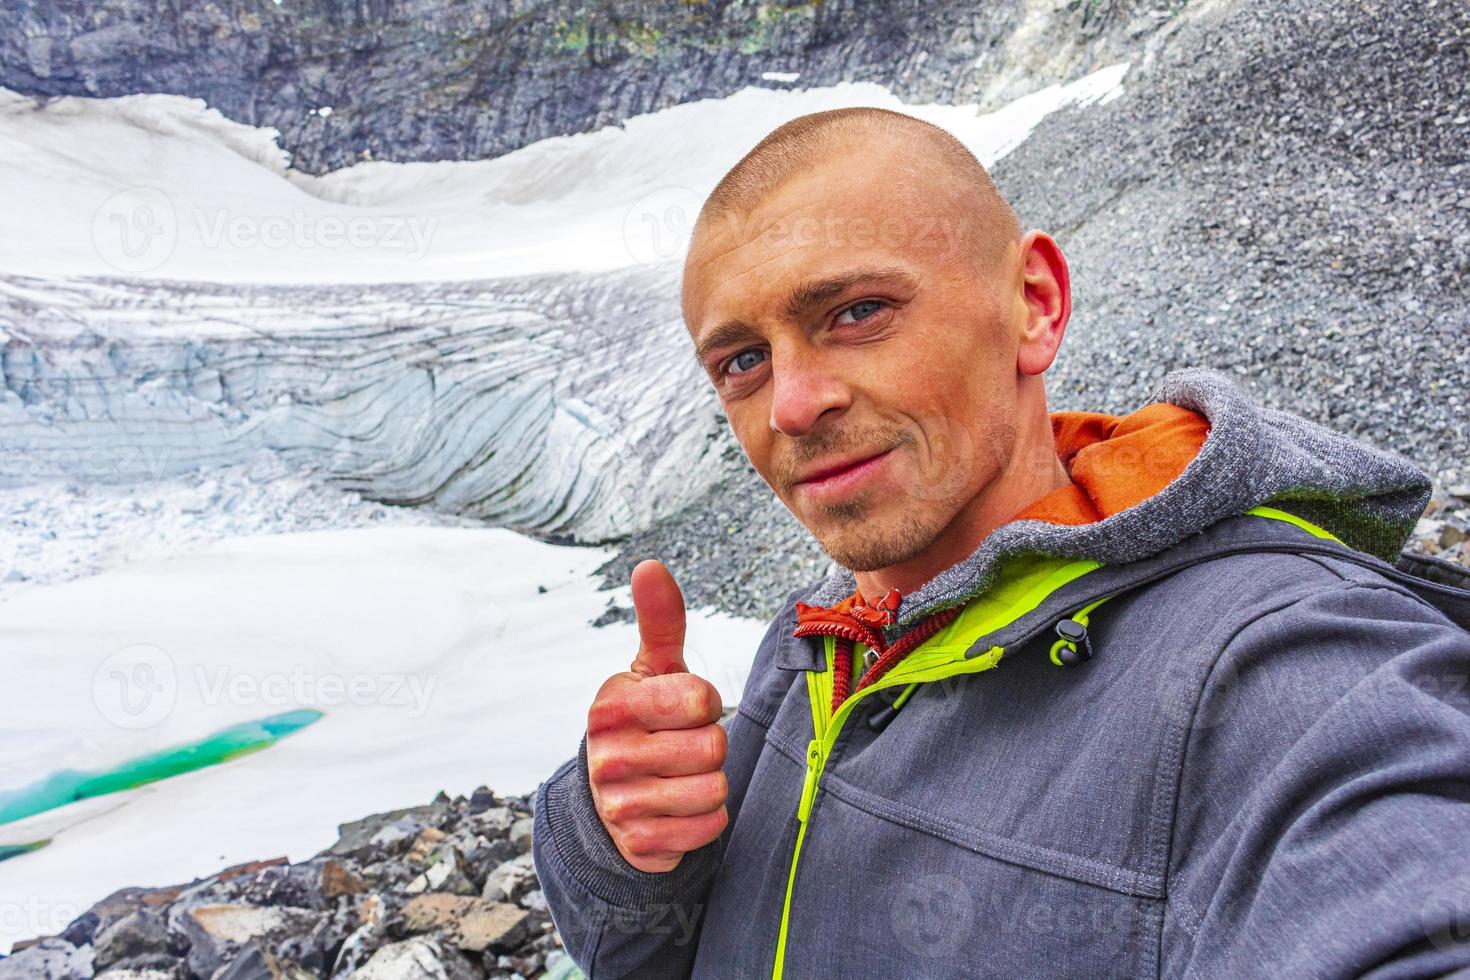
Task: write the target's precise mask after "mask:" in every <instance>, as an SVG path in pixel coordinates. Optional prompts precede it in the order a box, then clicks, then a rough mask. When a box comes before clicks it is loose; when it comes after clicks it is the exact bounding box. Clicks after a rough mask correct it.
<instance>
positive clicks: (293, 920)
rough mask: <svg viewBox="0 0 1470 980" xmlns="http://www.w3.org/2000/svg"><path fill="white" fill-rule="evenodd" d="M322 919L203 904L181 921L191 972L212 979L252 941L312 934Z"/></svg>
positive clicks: (285, 910)
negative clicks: (294, 934) (214, 974)
mask: <svg viewBox="0 0 1470 980" xmlns="http://www.w3.org/2000/svg"><path fill="white" fill-rule="evenodd" d="M319 918H320V916H319V915H318V914H317V913H314V912H309V911H306V910H304V909H293V908H261V907H258V906H253V905H200V906H197V907H195V908H192V909H189V910H188V911H187V912H186V913H185V914H184V915H183V916H182V917H181V918H180V922H181V923H182V927H183V932H184V934H185V935H186V936H187V938H188V941H189V955H188V962H189V969H190V970H191V971H193V972H194V973H196V974H198V975H200V976H206V977H207V976H211V975H213V973H214V971H215V970H217V969H219V968H220V966H221V965H223V964H225V963H227V962H228V961H229V960H231V959H233V958H234V957H235V955H236V954H237V953H238V952H239V951H240V950H241V948H242V947H244V946H245V944H246V943H249V942H252V941H260V942H264V943H267V944H269V943H272V942H274V941H276V940H279V939H283V938H285V937H286V936H288V935H291V934H293V933H309V932H310V931H311V929H312V927H313V926H315V925H316V923H317V921H318V919H319Z"/></svg>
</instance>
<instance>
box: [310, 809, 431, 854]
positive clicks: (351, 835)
mask: <svg viewBox="0 0 1470 980" xmlns="http://www.w3.org/2000/svg"><path fill="white" fill-rule="evenodd" d="M444 809H445V808H444V807H441V806H436V805H434V804H430V805H428V806H414V807H407V808H405V809H402V810H389V811H388V812H386V813H375V814H373V815H372V816H370V817H363V818H362V819H361V820H353V821H351V822H349V823H344V824H342V825H341V826H339V827H338V828H337V842H336V843H335V844H333V845H332V846H331V847H330V848H328V851H329V852H330V853H331V854H334V855H337V856H339V857H341V856H346V855H353V854H357V853H359V852H362V851H365V850H368V849H370V848H371V847H392V846H394V845H396V844H400V843H402V842H404V841H408V840H412V839H413V838H414V837H416V836H417V835H418V834H419V832H420V831H422V830H423V829H424V828H425V827H433V826H437V825H438V823H439V822H440V820H441V819H442V817H443V814H444Z"/></svg>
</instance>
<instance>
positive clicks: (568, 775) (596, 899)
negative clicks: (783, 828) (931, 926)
mask: <svg viewBox="0 0 1470 980" xmlns="http://www.w3.org/2000/svg"><path fill="white" fill-rule="evenodd" d="M790 605H791V600H790V599H788V600H787V607H788V609H789V607H790ZM787 618H788V617H787V616H786V614H785V612H784V611H783V614H782V615H778V616H777V617H776V618H775V620H774V621H773V622H772V624H771V626H770V628H769V629H768V630H767V631H766V635H765V638H764V639H763V640H762V641H761V644H760V648H759V650H758V652H757V654H756V658H755V665H754V667H753V669H752V671H751V675H750V679H749V681H748V682H747V684H746V688H745V694H744V695H743V699H742V700H749V699H751V698H753V697H758V696H761V695H757V694H753V693H752V692H753V691H754V690H756V689H758V688H759V686H760V685H759V683H758V682H759V681H760V679H761V678H762V677H763V676H764V674H765V673H766V671H767V670H768V668H769V663H770V661H771V659H772V656H773V650H774V646H775V643H776V639H777V636H778V634H779V630H780V629H781V627H782V626H783V625H785V624H786V620H787ZM787 628H788V629H789V625H788V626H787ZM723 724H724V725H725V726H726V730H727V731H728V733H729V738H728V740H727V751H726V756H725V767H724V768H725V776H726V781H727V784H728V786H729V794H728V797H727V800H726V807H727V808H728V811H729V817H730V820H729V825H728V826H727V828H726V831H725V833H724V834H722V835H721V836H720V838H719V839H718V840H715V841H712V842H711V843H709V844H707V845H705V846H704V847H701V848H699V849H698V850H695V851H690V852H689V853H688V854H685V855H684V858H683V860H681V861H680V862H679V865H678V867H676V868H674V870H672V871H669V872H666V873H662V874H650V873H648V872H644V871H639V870H638V869H637V868H634V867H633V866H632V865H630V864H629V863H628V862H627V860H625V859H624V858H623V856H622V854H621V853H620V852H619V851H618V849H617V846H616V845H615V844H614V843H613V841H612V837H611V835H609V834H608V832H607V828H605V827H604V826H603V825H602V821H601V819H600V818H599V817H598V816H597V810H596V808H595V806H594V805H593V802H592V792H591V789H590V788H589V786H588V780H587V740H586V737H585V736H584V737H583V739H582V746H581V750H580V751H579V752H578V754H577V757H576V758H574V759H571V760H569V761H567V762H566V763H564V764H563V765H562V766H561V768H559V769H558V770H557V771H556V772H555V773H553V774H552V776H551V778H549V779H548V780H546V782H544V783H542V784H541V786H540V788H539V789H538V790H537V792H536V805H535V828H534V832H533V834H532V850H533V854H534V859H535V862H536V873H537V875H538V877H539V878H540V880H541V888H542V891H543V892H544V894H545V895H546V901H547V905H548V907H549V908H550V910H551V916H552V920H553V921H554V922H555V924H556V927H557V930H558V931H559V932H560V934H561V938H562V942H563V943H564V944H565V945H566V948H567V952H568V953H569V954H570V955H571V957H572V959H573V960H574V961H575V962H576V963H577V965H578V966H580V967H581V968H582V969H583V970H584V971H585V972H586V973H587V975H588V977H589V978H591V980H604V978H607V980H611V978H615V977H657V978H659V980H668V978H673V977H683V976H688V975H689V974H690V972H691V971H692V969H693V964H694V957H695V953H696V951H697V948H698V944H699V930H700V926H701V920H702V917H703V912H704V909H705V907H706V905H707V904H708V896H709V892H710V889H711V887H712V886H713V884H714V879H715V874H716V872H717V871H718V870H719V867H720V861H721V856H722V855H723V853H724V850H725V845H726V843H727V841H728V838H729V835H730V829H729V828H731V827H733V826H734V825H735V820H736V818H737V816H738V814H739V810H740V805H741V803H742V802H743V801H744V797H745V788H746V786H747V785H748V784H749V782H750V777H751V773H752V772H753V771H754V768H755V763H756V760H757V758H758V757H759V755H760V750H761V746H762V745H763V744H764V740H765V729H764V728H763V727H762V726H761V725H760V724H758V723H757V722H756V721H753V720H752V718H751V717H750V715H749V714H747V713H746V712H737V713H736V714H734V715H732V716H731V717H730V718H729V719H727V720H726V721H725V722H723Z"/></svg>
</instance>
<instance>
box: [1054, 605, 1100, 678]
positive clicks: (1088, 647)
mask: <svg viewBox="0 0 1470 980" xmlns="http://www.w3.org/2000/svg"><path fill="white" fill-rule="evenodd" d="M1056 631H1057V636H1059V637H1061V639H1059V640H1057V641H1056V642H1055V643H1053V644H1052V645H1051V662H1052V663H1054V664H1056V665H1057V666H1058V667H1076V666H1077V665H1078V664H1083V663H1086V662H1087V661H1089V660H1091V659H1092V640H1090V639H1088V637H1087V620H1086V617H1085V616H1079V617H1078V618H1077V619H1064V620H1062V621H1061V622H1060V623H1057V625H1056Z"/></svg>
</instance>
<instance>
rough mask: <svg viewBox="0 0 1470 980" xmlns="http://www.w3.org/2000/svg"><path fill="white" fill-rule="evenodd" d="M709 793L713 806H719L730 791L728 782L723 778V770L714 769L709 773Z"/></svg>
mask: <svg viewBox="0 0 1470 980" xmlns="http://www.w3.org/2000/svg"><path fill="white" fill-rule="evenodd" d="M709 780H710V795H711V796H712V797H713V798H714V804H715V806H721V805H723V804H724V802H725V797H726V796H728V795H729V793H730V782H729V780H728V779H726V778H725V770H723V769H716V770H715V771H714V772H712V773H710V774H709Z"/></svg>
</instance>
